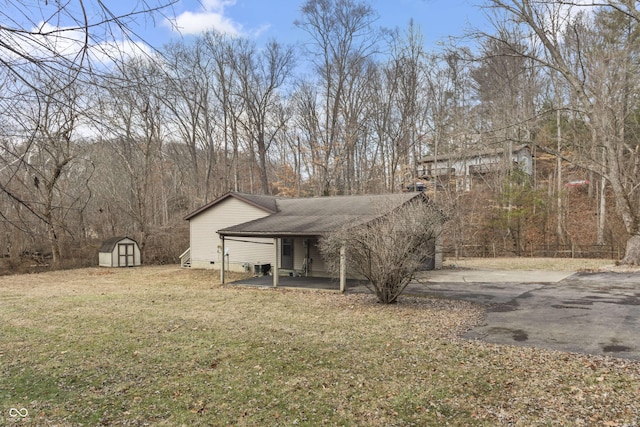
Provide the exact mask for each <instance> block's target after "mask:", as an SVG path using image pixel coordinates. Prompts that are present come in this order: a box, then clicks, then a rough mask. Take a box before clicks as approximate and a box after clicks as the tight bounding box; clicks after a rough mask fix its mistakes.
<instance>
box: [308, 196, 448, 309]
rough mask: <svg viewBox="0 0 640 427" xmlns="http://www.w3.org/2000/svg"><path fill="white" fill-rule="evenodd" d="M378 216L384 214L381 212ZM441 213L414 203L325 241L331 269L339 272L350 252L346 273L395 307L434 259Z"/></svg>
mask: <svg viewBox="0 0 640 427" xmlns="http://www.w3.org/2000/svg"><path fill="white" fill-rule="evenodd" d="M376 212H384V209H380V207H378V209H377V210H376ZM443 219H444V218H443V215H442V213H441V212H440V211H439V210H437V209H436V208H435V207H434V206H433V205H432V204H431V203H429V202H428V201H426V199H414V200H412V201H411V202H409V203H407V204H404V205H402V206H400V207H399V208H396V209H394V210H391V211H390V212H389V211H387V213H386V214H382V215H380V216H377V218H376V219H374V220H372V221H369V222H367V223H365V224H362V225H357V226H355V227H353V226H352V227H345V228H343V229H341V230H339V231H336V232H333V233H331V234H329V235H327V236H325V237H324V238H323V239H322V240H321V241H320V251H321V252H322V254H323V256H324V257H325V260H326V262H327V264H328V267H329V269H330V270H331V271H332V272H334V273H335V272H338V271H339V269H340V249H341V248H342V247H344V248H345V254H346V262H347V270H348V271H349V272H350V273H352V274H355V275H357V276H362V277H364V278H366V279H367V280H368V281H369V282H370V283H369V286H370V289H371V290H372V291H373V292H375V294H376V296H377V297H378V300H379V302H381V303H384V304H392V303H395V302H396V301H397V299H398V297H399V296H400V295H401V294H402V292H403V291H404V290H405V288H406V287H407V285H408V284H409V282H410V281H411V279H412V278H413V276H414V274H415V273H416V271H418V270H420V269H422V267H423V266H424V265H425V263H426V262H427V261H428V260H429V259H430V258H432V257H434V255H435V242H436V239H437V238H438V236H439V233H440V230H441V224H442V222H443Z"/></svg>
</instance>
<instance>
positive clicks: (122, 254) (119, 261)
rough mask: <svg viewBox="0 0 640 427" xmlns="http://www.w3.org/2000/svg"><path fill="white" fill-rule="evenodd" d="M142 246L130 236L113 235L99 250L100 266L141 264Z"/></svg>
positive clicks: (134, 265) (135, 265)
mask: <svg viewBox="0 0 640 427" xmlns="http://www.w3.org/2000/svg"><path fill="white" fill-rule="evenodd" d="M141 264H142V262H141V257H140V247H139V246H138V243H137V242H136V241H135V240H133V239H130V238H128V237H112V238H111V239H107V240H105V241H104V242H103V243H102V246H100V249H99V250H98V265H99V266H100V267H137V266H139V265H141Z"/></svg>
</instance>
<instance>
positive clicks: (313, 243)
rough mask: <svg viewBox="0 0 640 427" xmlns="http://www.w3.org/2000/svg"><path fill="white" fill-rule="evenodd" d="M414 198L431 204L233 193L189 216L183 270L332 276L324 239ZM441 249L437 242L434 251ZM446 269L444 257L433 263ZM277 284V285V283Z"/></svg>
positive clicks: (390, 197)
mask: <svg viewBox="0 0 640 427" xmlns="http://www.w3.org/2000/svg"><path fill="white" fill-rule="evenodd" d="M413 199H419V200H421V201H424V202H425V203H430V202H429V201H428V198H427V196H426V195H424V194H423V193H402V194H387V195H363V196H335V197H315V198H282V197H272V196H257V195H249V194H242V193H235V192H231V193H227V194H225V195H223V196H221V197H219V198H218V199H216V200H214V201H212V202H211V203H209V204H207V205H205V206H203V207H201V208H199V209H197V210H196V211H194V212H193V213H191V214H189V215H187V216H186V217H185V219H186V220H188V221H189V230H190V231H189V238H190V248H189V249H188V250H187V251H185V253H184V254H183V255H182V257H181V264H182V266H183V267H195V268H213V269H220V268H221V267H222V266H223V265H224V267H225V270H226V271H229V270H231V271H247V272H253V273H256V274H259V273H264V272H266V271H267V270H269V269H272V271H274V272H275V273H274V276H277V274H283V275H289V274H295V275H297V274H301V275H306V276H319V277H327V276H328V275H329V272H328V271H327V267H326V265H325V263H324V260H323V259H322V256H321V255H320V252H319V250H318V240H319V239H320V238H321V237H322V236H323V235H326V234H327V233H330V232H332V231H335V230H338V229H340V228H341V227H344V226H347V225H357V224H362V223H364V222H367V221H370V220H372V219H374V218H376V217H377V216H379V215H380V211H379V207H380V206H384V207H385V209H388V210H389V211H390V210H392V209H394V207H399V206H401V205H402V204H404V203H407V202H409V201H410V200H413ZM436 247H437V244H436V242H434V252H435V248H436ZM428 264H430V267H431V268H434V267H435V268H440V267H441V266H442V254H441V253H437V252H436V255H435V258H434V259H433V260H431V262H429V263H428ZM274 280H277V278H275V279H274Z"/></svg>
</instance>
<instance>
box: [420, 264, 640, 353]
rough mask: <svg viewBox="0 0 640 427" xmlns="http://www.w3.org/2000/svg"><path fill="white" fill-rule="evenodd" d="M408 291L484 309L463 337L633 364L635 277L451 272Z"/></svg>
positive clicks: (637, 331)
mask: <svg viewBox="0 0 640 427" xmlns="http://www.w3.org/2000/svg"><path fill="white" fill-rule="evenodd" d="M407 291H408V292H411V293H421V294H427V295H433V296H440V297H446V298H454V299H462V300H467V301H473V302H476V303H479V304H482V305H484V306H485V307H486V324H484V325H482V326H479V327H476V328H475V329H473V330H471V331H469V332H468V333H467V334H466V335H465V338H468V339H478V340H482V341H487V342H492V343H498V344H513V345H521V346H532V347H542V348H548V349H554V350H562V351H571V352H578V353H588V354H598V355H609V356H614V357H621V358H627V359H635V360H640V273H613V272H601V273H571V272H544V271H543V272H541V271H529V272H504V271H489V270H458V271H456V270H454V271H442V272H439V273H434V274H433V275H431V276H427V280H426V281H424V282H423V283H420V284H412V285H411V288H410V289H408V290H407Z"/></svg>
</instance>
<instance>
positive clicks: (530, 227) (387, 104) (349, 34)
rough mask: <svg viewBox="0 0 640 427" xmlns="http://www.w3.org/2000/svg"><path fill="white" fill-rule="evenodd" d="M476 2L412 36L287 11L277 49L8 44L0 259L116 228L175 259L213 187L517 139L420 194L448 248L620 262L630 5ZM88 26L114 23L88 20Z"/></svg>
mask: <svg viewBox="0 0 640 427" xmlns="http://www.w3.org/2000/svg"><path fill="white" fill-rule="evenodd" d="M20 3H21V2H20ZM578 3H579V2H578ZM145 4H146V3H145ZM24 5H25V8H26V7H27V6H26V5H27V3H26V2H25V3H24ZM484 5H485V6H486V7H487V9H486V11H487V14H488V19H490V20H491V22H492V26H493V30H492V31H490V32H486V31H485V32H479V31H476V32H473V36H470V37H469V38H467V39H466V40H461V41H460V42H459V43H449V44H448V45H447V46H446V47H439V48H438V49H437V50H431V51H430V50H426V48H425V43H424V38H423V35H422V30H421V29H420V28H419V27H417V26H415V25H413V23H408V25H406V26H404V27H403V28H400V29H395V30H392V31H389V30H383V29H380V28H378V27H377V25H376V17H377V14H376V11H375V10H374V9H373V6H372V5H371V4H369V3H368V2H366V1H359V0H306V1H304V2H301V3H300V4H299V5H297V6H292V7H299V10H300V13H299V19H298V20H297V21H296V22H295V25H297V26H298V27H299V28H301V29H302V30H303V31H304V32H305V34H306V35H307V38H306V40H304V41H303V43H301V44H300V45H298V46H288V45H285V44H283V43H281V42H279V41H277V40H273V41H271V42H269V43H267V44H266V45H260V46H258V45H256V44H255V43H254V42H253V41H252V40H250V39H246V38H241V37H235V38H232V37H228V36H225V35H223V34H218V33H212V32H209V33H204V34H202V35H200V36H198V37H195V38H191V39H184V40H183V41H179V42H175V43H173V44H170V45H167V46H164V47H162V48H160V49H159V50H158V51H156V52H154V53H147V54H144V55H143V54H136V55H131V54H125V53H124V52H118V53H117V54H114V53H113V52H111V54H110V60H109V61H108V63H104V62H102V63H98V62H96V60H95V56H94V55H93V54H92V52H93V49H95V48H96V46H97V45H98V43H97V41H98V40H94V39H93V38H91V37H87V38H86V39H85V40H84V41H83V42H82V43H80V45H79V47H78V51H77V53H76V54H75V55H73V54H72V55H69V54H68V52H65V54H64V55H63V54H61V53H60V52H57V51H56V49H55V47H53V48H51V49H50V50H48V51H46V52H44V53H43V52H42V51H38V52H36V53H33V52H27V51H25V49H26V48H25V47H24V46H26V44H25V43H22V42H21V41H20V40H19V39H16V38H12V39H7V40H8V41H7V42H6V43H4V44H0V57H2V58H4V59H3V65H2V66H0V84H2V92H1V94H0V120H1V121H2V126H0V144H1V147H2V148H1V150H0V218H1V221H0V254H2V256H3V257H4V261H5V264H6V267H8V268H18V267H19V266H23V265H27V266H35V265H46V266H48V267H54V268H57V267H64V266H77V265H93V264H95V262H96V249H97V247H98V246H99V244H100V242H101V241H102V240H104V239H106V238H109V237H112V236H114V235H128V236H130V237H132V238H134V239H136V240H137V241H138V243H139V244H140V246H141V248H142V251H143V259H144V262H146V263H154V262H157V263H168V262H176V260H177V257H178V256H179V254H180V253H181V252H182V251H183V250H184V249H186V248H187V247H188V235H187V223H186V222H185V221H184V220H183V218H184V216H185V214H187V213H188V212H190V211H192V210H194V209H195V208H197V207H199V206H201V205H203V204H205V203H207V202H209V201H211V200H213V199H214V198H216V197H218V196H220V195H221V194H224V193H225V192H227V191H230V190H234V191H242V192H248V193H257V194H273V195H283V196H296V197H307V196H323V195H335V194H363V193H390V192H399V191H403V189H405V188H406V186H407V185H408V184H410V183H413V182H415V179H416V177H417V166H416V161H417V160H418V159H419V158H421V157H422V156H424V155H443V154H450V153H473V152H476V151H481V150H486V149H496V148H503V149H507V148H508V147H513V146H515V145H523V144H524V145H528V146H529V147H531V149H532V150H533V151H534V156H535V158H536V159H537V160H538V162H537V164H536V167H535V170H534V173H533V174H532V175H528V174H523V173H522V172H521V171H519V170H518V169H517V168H514V167H513V165H512V164H509V163H508V162H507V163H505V164H504V165H503V167H502V168H501V169H500V170H499V171H497V172H495V173H492V174H490V175H487V176H486V179H485V182H484V183H483V185H479V186H476V187H474V188H472V190H471V191H470V192H464V191H456V190H455V189H454V188H444V189H443V190H439V191H437V192H436V194H435V197H436V199H437V202H438V203H439V204H440V205H441V206H442V208H443V210H444V211H445V212H446V213H447V215H448V216H449V218H450V221H449V223H448V229H447V236H446V239H447V243H446V247H447V251H448V252H449V253H452V254H460V255H465V254H466V255H469V254H470V255H476V254H477V255H493V254H494V253H495V254H505V253H508V254H515V255H537V256H540V255H542V254H541V252H540V251H542V250H544V255H553V256H555V255H568V256H571V255H573V256H580V255H589V256H595V255H596V254H598V255H599V256H612V257H616V258H617V257H622V256H623V255H625V253H624V248H625V244H626V243H627V242H630V244H629V245H628V246H627V254H626V258H625V261H626V262H630V263H637V262H638V261H640V252H638V254H637V256H635V255H634V252H633V249H634V248H640V235H638V233H640V171H639V170H638V169H639V168H640V151H639V150H640V148H639V147H640V146H639V145H638V137H639V134H638V131H639V130H640V127H639V125H638V119H639V118H640V108H639V107H640V105H639V104H638V102H639V101H638V100H640V97H638V94H639V93H640V80H639V79H638V76H639V75H640V73H638V71H639V70H638V65H639V58H640V55H639V52H640V41H639V40H638V34H639V33H638V24H639V21H638V19H639V17H640V13H639V12H638V10H637V9H636V7H637V6H636V4H635V3H634V2H606V1H605V2H603V5H602V6H597V7H596V6H588V7H587V6H581V5H579V4H575V5H572V4H571V2H530V1H498V0H493V1H487V2H485V4H484ZM56 7H57V8H58V9H57V12H55V13H71V12H73V11H70V10H65V6H61V5H58V4H57V6H56ZM150 9H151V8H150ZM26 10H27V9H25V12H24V13H27V12H26ZM148 12H149V11H148V10H142V11H140V13H148ZM149 13H150V12H149ZM109 24H111V25H122V21H114V20H113V19H111V20H108V19H107V20H104V21H101V24H100V25H109ZM96 25H97V24H96ZM95 28H96V26H93V25H90V23H88V22H82V23H81V24H80V25H79V26H78V29H79V30H80V31H84V32H85V33H86V34H87V35H92V34H93V33H92V32H93V31H94V30H95ZM9 30H11V28H9V29H8V30H2V31H9ZM13 30H15V32H16V34H22V36H23V37H31V39H30V40H31V41H42V39H41V38H42V37H45V35H44V34H42V33H41V32H40V33H38V32H31V33H30V32H26V33H25V32H20V31H19V30H21V29H20V28H13ZM53 34H55V33H53ZM100 34H102V35H103V37H107V38H108V36H104V34H108V32H101V33H100ZM49 37H51V35H49ZM12 41H14V42H15V44H14V45H12V44H11V43H12ZM100 41H102V42H104V41H105V40H104V39H103V40H100ZM19 46H22V47H20V48H18V47H19ZM16 49H17V50H18V51H20V52H21V55H19V56H20V58H17V57H16V54H15V52H16ZM575 181H584V182H585V184H583V185H574V184H572V183H573V182H575ZM586 181H588V184H586ZM634 239H635V240H634ZM634 242H636V244H637V245H638V246H636V244H634ZM594 245H595V246H594ZM586 247H589V250H588V251H586V252H584V253H583V249H585V248H586ZM541 248H542V249H541ZM598 251H601V252H598Z"/></svg>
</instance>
